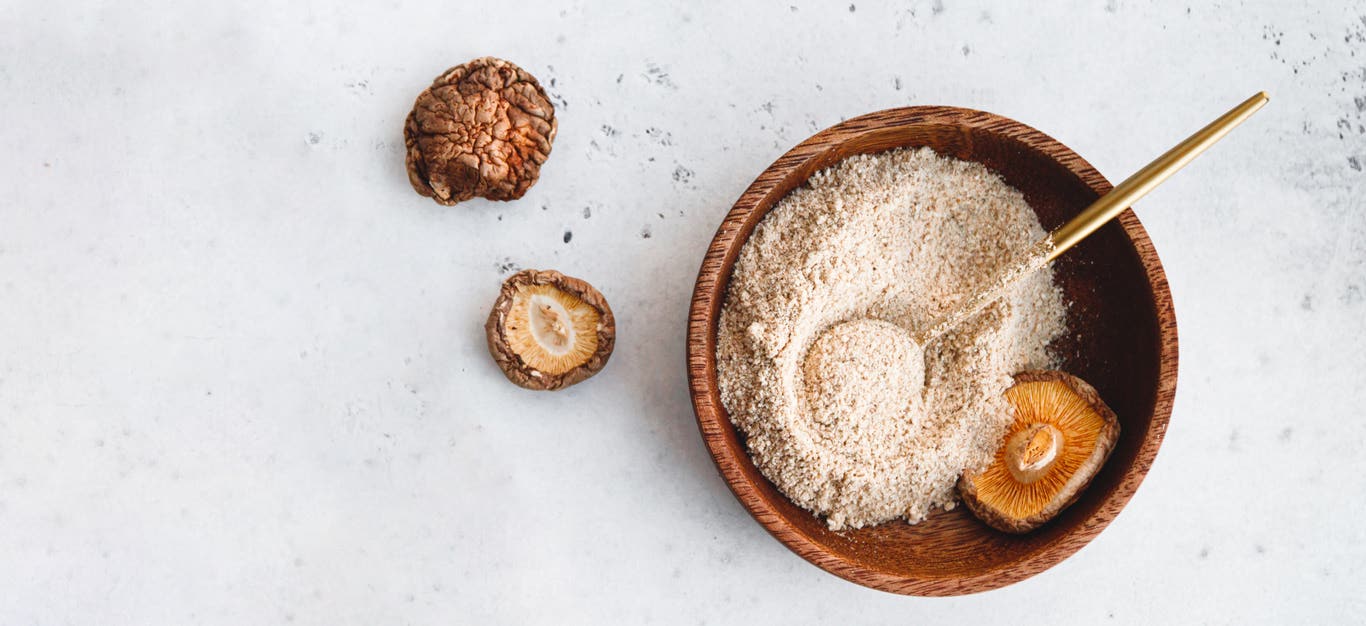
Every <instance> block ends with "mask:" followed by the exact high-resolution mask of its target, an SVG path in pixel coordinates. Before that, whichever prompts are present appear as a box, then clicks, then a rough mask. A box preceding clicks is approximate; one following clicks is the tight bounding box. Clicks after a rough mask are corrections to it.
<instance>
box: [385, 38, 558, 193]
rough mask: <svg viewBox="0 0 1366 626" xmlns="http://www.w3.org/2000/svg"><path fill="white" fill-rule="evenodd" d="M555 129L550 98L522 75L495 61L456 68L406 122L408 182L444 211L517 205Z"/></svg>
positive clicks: (545, 155)
mask: <svg viewBox="0 0 1366 626" xmlns="http://www.w3.org/2000/svg"><path fill="white" fill-rule="evenodd" d="M558 127H559V126H558V123H557V122H556V121H555V107H554V105H552V104H551V103H550V98H548V97H547V96H546V93H545V90H544V89H542V88H541V84H540V83H538V82H536V78H535V77H533V76H532V75H531V74H528V73H527V72H526V71H525V70H523V69H522V68H520V67H517V66H516V65H514V64H512V63H510V62H508V61H504V60H502V59H495V58H493V57H483V58H480V59H475V60H473V61H470V62H469V63H466V64H464V65H457V66H455V67H453V68H451V69H449V70H446V71H445V73H443V74H441V75H440V76H438V77H436V80H435V81H433V82H432V86H431V87H428V88H427V90H426V91H423V92H422V94H421V95H419V96H418V97H417V102H415V103H414V104H413V112H412V113H409V114H408V122H407V124H405V125H404V127H403V140H404V143H405V144H407V146H408V180H409V182H411V183H412V184H413V189H416V190H417V192H418V193H420V194H422V195H424V196H427V197H430V198H432V199H434V200H436V201H437V202H439V203H441V204H445V205H451V204H455V203H457V202H462V201H465V200H469V199H470V198H473V197H475V196H482V197H484V198H488V199H489V200H516V199H517V198H520V197H522V194H525V193H526V190H527V189H530V188H531V186H532V185H533V184H535V183H536V178H537V177H539V176H540V173H541V164H542V163H545V160H546V159H547V158H548V157H549V156H550V144H551V143H552V142H553V141H555V131H556V130H557V129H558Z"/></svg>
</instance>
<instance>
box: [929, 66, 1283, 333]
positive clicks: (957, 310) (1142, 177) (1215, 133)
mask: <svg viewBox="0 0 1366 626" xmlns="http://www.w3.org/2000/svg"><path fill="white" fill-rule="evenodd" d="M1267 100H1268V98H1267V96H1266V92H1265V91H1261V92H1257V95H1255V96H1252V97H1251V98H1248V99H1247V100H1246V101H1244V102H1243V103H1242V104H1240V105H1238V106H1236V107H1233V109H1232V110H1230V111H1229V112H1228V113H1225V114H1223V115H1222V116H1221V117H1220V118H1219V119H1217V120H1214V121H1213V122H1210V125H1209V126H1206V127H1204V128H1201V129H1200V130H1199V131H1198V132H1196V133H1195V134H1194V135H1191V136H1190V137H1188V138H1187V139H1186V140H1185V141H1183V142H1181V143H1179V144H1176V147H1175V148H1172V149H1171V150H1168V151H1167V153H1166V154H1163V155H1162V156H1160V157H1157V159H1156V160H1154V161H1153V162H1152V163H1149V164H1147V165H1146V166H1144V167H1143V169H1141V170H1138V171H1137V172H1135V173H1134V175H1133V176H1130V177H1128V178H1126V179H1124V182H1122V183H1120V184H1119V186H1117V187H1115V188H1114V189H1111V190H1110V193H1107V194H1105V195H1103V196H1101V197H1100V198H1097V199H1096V201H1095V202H1092V203H1091V206H1088V207H1086V208H1085V209H1084V210H1082V212H1081V213H1080V214H1078V215H1077V216H1076V217H1074V218H1072V219H1071V221H1069V222H1067V223H1066V224H1063V225H1062V226H1059V227H1058V228H1057V230H1054V231H1053V232H1051V233H1049V234H1048V235H1045V236H1044V238H1043V239H1041V240H1039V242H1038V243H1036V244H1034V246H1033V247H1031V248H1030V253H1029V258H1028V260H1027V262H1026V263H1024V264H1021V265H1017V266H1013V267H1010V268H1007V269H1006V270H1005V271H1004V272H1003V273H1002V274H1001V275H1000V276H999V277H997V279H996V280H995V281H994V282H993V283H992V284H991V288H990V289H987V290H984V291H981V292H978V293H976V294H973V295H972V296H971V297H969V298H968V299H967V300H965V301H964V302H962V303H961V304H959V305H958V306H957V307H954V308H953V309H951V310H949V311H948V312H947V313H945V314H944V315H942V316H940V317H939V319H937V320H935V321H934V323H933V324H931V325H930V326H929V327H928V328H924V329H922V330H921V331H920V332H918V333H916V334H915V341H916V343H917V344H919V345H921V346H925V345H928V344H929V343H930V342H931V341H934V340H935V339H937V338H939V336H940V335H943V334H944V333H946V332H948V331H949V330H951V329H953V328H954V327H955V326H958V324H960V323H962V321H963V320H965V319H967V318H968V317H971V316H972V315H973V314H975V313H977V312H978V311H980V310H982V308H984V307H985V306H986V305H988V304H991V303H992V302H995V301H996V299H997V298H999V297H1000V296H1001V294H1002V293H1004V292H1005V291H1006V290H1007V289H1009V288H1010V287H1011V286H1012V285H1014V284H1015V283H1016V282H1018V281H1019V280H1020V279H1021V278H1024V277H1025V276H1028V275H1030V274H1031V273H1033V272H1034V270H1037V269H1039V268H1041V267H1043V266H1045V265H1048V263H1049V262H1050V261H1052V260H1053V259H1056V258H1058V256H1059V255H1061V254H1062V253H1063V252H1066V251H1067V249H1068V248H1071V247H1072V246H1075V245H1077V242H1079V241H1081V240H1082V239H1085V238H1086V236H1087V235H1090V234H1091V233H1093V232H1095V231H1096V229H1097V228H1100V227H1101V226H1103V225H1104V224H1105V223H1106V222H1108V221H1110V220H1112V219H1114V218H1115V216H1117V215H1119V214H1120V213H1122V212H1124V209H1126V208H1128V207H1129V205H1130V204H1133V203H1134V202H1135V201H1136V200H1138V199H1139V198H1142V197H1143V196H1146V195H1148V192H1149V191H1152V190H1153V188H1154V187H1156V186H1158V185H1160V184H1162V181H1164V180H1167V178H1168V177H1170V176H1171V175H1172V174H1175V173H1176V170H1179V169H1181V168H1183V167H1185V166H1186V164H1187V163H1190V162H1191V160H1193V159H1195V157H1197V156H1200V153H1201V152H1204V151H1205V150H1207V149H1208V148H1209V147H1210V146H1212V145H1214V144H1215V142H1217V141H1219V140H1220V139H1223V138H1224V135H1227V134H1228V132H1229V131H1231V130H1233V129H1234V128H1235V127H1236V126H1238V125H1239V124H1242V123H1243V122H1244V121H1246V120H1247V118H1249V117H1251V116H1252V114H1253V113H1256V112H1257V109H1260V108H1262V106H1263V105H1265V104H1266V103H1267Z"/></svg>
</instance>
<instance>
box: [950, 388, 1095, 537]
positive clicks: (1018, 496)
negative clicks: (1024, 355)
mask: <svg viewBox="0 0 1366 626" xmlns="http://www.w3.org/2000/svg"><path fill="white" fill-rule="evenodd" d="M1005 398H1006V400H1007V401H1008V402H1009V403H1010V405H1011V407H1012V408H1013V409H1014V411H1015V421H1014V422H1012V423H1011V425H1010V427H1009V429H1008V430H1007V431H1006V435H1005V438H1004V440H1003V441H1002V445H1001V448H1000V449H999V450H997V452H996V457H995V459H993V460H992V462H991V464H990V465H988V466H987V467H986V469H984V470H982V471H981V472H977V473H970V472H964V474H963V476H962V477H961V478H960V479H959V481H958V493H959V495H960V496H962V498H963V503H964V504H966V505H967V507H968V510H970V511H972V513H973V515H976V516H977V517H978V518H979V519H981V520H982V521H983V522H986V524H987V525H989V526H991V527H992V528H995V529H997V530H1001V531H1004V532H1008V533H1026V532H1029V531H1031V530H1034V529H1036V528H1038V527H1039V526H1042V525H1043V524H1044V523H1046V522H1048V521H1049V520H1051V519H1053V518H1054V517H1056V516H1057V515H1058V513H1060V512H1062V510H1063V509H1065V508H1067V507H1068V506H1069V505H1071V504H1072V503H1073V502H1075V501H1076V499H1077V497H1078V496H1080V495H1081V492H1082V490H1084V489H1085V488H1086V486H1087V485H1088V484H1090V482H1091V479H1092V478H1094V477H1095V475H1096V472H1097V471H1099V470H1100V467H1101V465H1103V464H1104V463H1105V460H1106V459H1107V458H1108V457H1109V456H1110V452H1111V450H1113V449H1114V447H1115V442H1116V441H1117V440H1118V439H1119V420H1118V419H1117V418H1116V417H1115V413H1114V411H1111V410H1110V407H1108V406H1106V405H1105V402H1103V401H1102V400H1101V399H1100V394H1098V393H1096V390H1095V388H1093V387H1091V385H1089V384H1087V383H1086V382H1085V381H1083V380H1081V379H1080V378H1077V377H1075V376H1072V375H1071V374H1068V373H1066V372H1058V371H1038V372H1024V373H1021V374H1017V375H1016V376H1015V384H1014V385H1012V386H1011V387H1010V389H1007V390H1006V392H1005Z"/></svg>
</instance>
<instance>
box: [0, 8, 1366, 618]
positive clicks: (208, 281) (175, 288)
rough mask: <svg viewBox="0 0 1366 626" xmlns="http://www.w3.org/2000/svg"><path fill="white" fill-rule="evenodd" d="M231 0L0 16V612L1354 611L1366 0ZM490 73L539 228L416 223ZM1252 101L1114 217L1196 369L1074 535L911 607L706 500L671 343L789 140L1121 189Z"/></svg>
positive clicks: (527, 207) (927, 614)
mask: <svg viewBox="0 0 1366 626" xmlns="http://www.w3.org/2000/svg"><path fill="white" fill-rule="evenodd" d="M233 4H234V3H222V4H208V5H204V6H198V7H193V8H191V7H190V6H189V5H188V4H187V3H173V2H165V3H158V2H135V3H107V2H91V1H86V2H70V3H40V2H31V1H30V2H24V1H20V2H17V3H16V2H10V3H6V6H5V8H4V9H3V10H0V168H3V169H2V170H0V171H3V174H0V564H3V566H0V623H2V624H7V625H8V624H16V625H18V624H273V623H290V622H292V623H295V624H327V625H340V624H434V623H452V622H473V623H478V622H492V621H504V622H509V623H532V622H550V623H617V622H621V623H647V622H649V623H679V624H700V623H712V624H715V623H763V622H783V621H786V622H794V623H811V622H823V623H867V624H872V623H889V624H892V623H894V624H905V623H912V622H914V623H940V622H946V621H950V620H953V621H962V622H963V623H981V622H983V621H985V620H988V619H990V618H993V617H999V616H1000V615H1001V614H1003V613H1005V612H1013V611H1018V610H1019V607H1020V606H1022V605H1023V604H1024V603H1029V606H1030V615H1031V616H1037V617H1038V618H1039V619H1038V620H1037V621H1038V623H1099V622H1104V623H1110V622H1115V623H1154V622H1186V623H1247V622H1266V623H1333V622H1351V621H1355V620H1360V619H1361V616H1362V615H1363V614H1366V601H1364V600H1363V599H1362V598H1363V596H1362V595H1361V594H1360V589H1361V588H1363V587H1364V586H1366V565H1363V563H1366V523H1363V522H1362V519H1363V517H1366V498H1363V495H1366V451H1364V450H1363V445H1362V444H1363V441H1366V419H1363V411H1362V408H1361V407H1362V406H1366V385H1363V383H1364V382H1366V374H1363V372H1366V172H1364V171H1363V169H1366V17H1363V15H1366V8H1363V7H1362V6H1361V5H1360V4H1359V3H1349V2H1338V3H1328V2H1316V3H1307V2H1306V3H1290V2H1271V1H1265V2H1246V3H1242V2H1232V3H1220V4H1219V5H1217V6H1197V5H1192V7H1191V8H1190V9H1187V8H1186V6H1184V5H1179V4H1171V3H1162V4H1163V6H1156V5H1153V4H1150V3H1146V2H1132V1H1127V0H1110V1H1109V2H1102V1H1097V2H1085V3H1081V2H1076V3H1069V4H1065V5H1056V4H1051V3H1050V4H1049V5H1048V7H1044V6H1039V7H1034V8H1028V9H1026V8H1024V6H1025V4H1026V3H1009V6H987V5H979V4H970V3H964V2H958V1H956V0H942V1H939V0H936V1H934V2H915V3H910V4H909V5H906V6H902V5H904V4H906V3H894V4H889V5H874V4H873V3H869V2H864V1H863V0H857V2H856V6H853V5H849V4H847V3H829V4H817V3H814V2H809V1H802V2H799V3H798V4H796V5H794V6H789V4H788V3H781V4H774V5H772V6H769V7H767V8H759V7H757V6H754V7H741V6H739V3H725V4H724V5H720V4H718V5H716V6H713V7H708V6H703V5H705V4H708V3H701V4H699V3H691V2H681V3H676V4H674V5H672V6H666V5H665V4H662V3H646V4H641V5H637V6H634V7H631V6H624V5H623V6H607V5H605V4H604V3H592V4H586V3H574V4H567V5H565V6H564V7H563V8H561V7H558V6H549V5H527V6H515V7H514V6H503V5H501V4H500V5H498V7H497V8H485V7H483V6H480V5H477V4H474V3H426V2H417V1H403V0H400V1H396V2H390V3H385V4H383V5H376V6H369V7H360V6H356V7H351V8H346V9H341V8H334V7H327V6H324V5H321V4H314V3H307V2H299V3H288V4H277V5H275V6H271V5H267V4H265V3H248V4H245V5H242V6H233ZM1003 4H1004V3H1003ZM1311 5H1312V6H1311ZM1354 5H1355V6H1354ZM487 54H492V55H498V56H503V57H506V58H509V59H512V60H514V61H516V62H517V63H519V64H521V65H523V66H524V67H526V68H527V69H528V70H530V71H531V72H533V73H534V74H536V75H537V76H539V77H540V79H541V80H542V81H543V82H544V83H545V84H546V86H547V87H548V89H549V91H550V92H551V93H552V94H553V95H554V97H555V98H556V100H557V102H559V103H560V105H559V106H560V108H559V115H560V116H561V117H560V119H561V126H560V136H559V139H558V141H557V142H556V144H555V149H554V152H553V154H552V155H551V158H550V161H549V163H548V164H547V166H546V168H545V171H544V176H543V177H542V180H541V182H540V183H539V184H538V185H537V186H536V187H534V188H533V189H532V190H531V192H530V193H529V194H528V195H527V197H526V198H524V199H523V200H521V201H520V202H516V203H512V204H489V203H484V202H472V203H469V204H466V205H463V206H459V207H455V208H443V207H439V206H437V205H436V204H434V203H432V202H431V201H429V200H426V199H423V198H419V197H418V196H416V195H415V194H414V193H413V192H412V190H411V189H410V188H409V186H408V183H407V180H406V177H405V175H404V172H403V156H402V150H401V147H402V136H401V127H402V120H403V116H404V115H405V114H406V113H407V110H408V107H409V106H410V105H411V104H412V101H413V98H414V97H415V96H416V94H417V93H418V91H420V90H421V89H422V88H423V87H424V86H426V84H427V83H428V82H429V81H430V80H431V78H432V77H433V76H435V75H436V74H437V73H438V72H440V71H441V70H443V69H445V68H446V67H447V66H449V65H453V64H455V63H459V62H463V61H465V60H467V59H469V58H471V57H475V56H480V55H487ZM1258 89H1266V90H1268V91H1269V92H1270V93H1271V95H1272V103H1271V105H1270V106H1269V107H1268V108H1267V109H1265V110H1264V111H1263V112H1262V113H1260V114H1259V115H1258V116H1257V117H1256V118H1254V119H1253V120H1252V122H1251V123H1249V124H1248V125H1247V126H1246V127H1244V128H1243V129H1240V130H1238V131H1237V132H1236V133H1235V134H1233V135H1232V136H1230V137H1229V139H1227V140H1226V141H1225V142H1224V143H1222V144H1221V145H1219V146H1217V147H1216V148H1215V149H1214V150H1213V151H1212V152H1211V153H1210V154H1209V155H1208V156H1206V157H1204V158H1202V159H1201V160H1199V161H1197V162H1196V163H1195V164H1194V165H1193V166H1192V167H1190V168H1189V169H1188V170H1187V171H1185V172H1183V173H1182V174H1180V175H1179V176H1178V177H1177V178H1176V179H1174V180H1173V181H1172V182H1171V183H1169V184H1168V185H1167V186H1165V187H1163V188H1162V189H1160V190H1159V191H1157V192H1156V193H1154V194H1153V195H1152V196H1151V197H1150V198H1148V199H1147V200H1145V201H1144V202H1142V203H1141V204H1140V205H1139V212H1140V216H1141V217H1142V219H1143V221H1144V223H1145V225H1146V226H1147V227H1148V229H1149V232H1150V233H1151V234H1152V238H1153V240H1154V242H1155V243H1156V245H1157V248H1158V250H1159V252H1160V253H1161V255H1162V259H1163V261H1164V262H1165V264H1166V268H1167V272H1168V276H1169V278H1170V280H1171V284H1172V290H1173V292H1174V296H1175V301H1176V307H1177V313H1178V317H1179V320H1180V327H1181V344H1182V354H1181V359H1182V363H1181V382H1180V385H1179V394H1178V397H1177V403H1176V409H1175V412H1174V414H1173V416H1172V421H1171V428H1170V431H1169V432H1168V435H1167V442H1166V445H1165V446H1164V447H1163V449H1162V453H1161V454H1160V455H1159V457H1158V459H1157V463H1156V465H1155V466H1154V467H1153V470H1152V473H1151V474H1150V475H1149V477H1148V480H1147V482H1146V483H1145V484H1144V485H1143V488H1142V489H1141V490H1140V491H1139V493H1138V495H1137V497H1135V498H1134V500H1133V501H1132V503H1131V504H1130V505H1129V507H1128V509H1126V510H1125V512H1124V514H1123V515H1121V516H1120V517H1119V519H1118V520H1117V521H1116V522H1115V523H1114V524H1113V525H1111V526H1110V528H1109V529H1108V530H1106V531H1105V532H1104V533H1103V534H1102V535H1101V536H1100V537H1099V538H1098V539H1097V540H1096V541H1095V542H1093V543H1092V544H1091V545H1090V546H1088V547H1087V548H1085V549H1084V550H1082V551H1081V552H1080V553H1078V554H1077V555H1076V556H1075V557H1073V558H1072V559H1070V560H1068V561H1066V562H1064V563H1063V564H1062V565H1060V566H1058V567H1056V568H1054V569H1053V570H1050V571H1048V572H1046V573H1044V574H1043V575H1040V576H1038V577H1035V578H1033V579H1030V580H1028V581H1025V582H1023V583H1020V584H1018V585H1015V586H1013V587H1009V588H1006V589H1003V590H999V591H995V592H990V593H987V594H982V595H977V596H970V597H965V598H956V599H917V598H904V597H898V596H893V595H888V594H883V593H880V592H876V591H870V590H866V589H863V588H860V587H857V586H854V585H852V584H849V583H846V582H843V581H841V580H839V579H837V578H834V577H832V576H830V575H827V574H825V573H824V572H822V571H820V570H818V569H816V568H815V567H813V566H810V565H808V564H806V563H805V562H804V561H802V560H800V559H799V558H797V557H796V556H794V555H792V554H791V553H789V552H788V551H787V550H786V549H785V548H783V547H782V546H781V545H780V544H778V543H777V542H776V541H774V540H773V539H771V538H770V537H769V536H768V535H767V534H765V533H764V531H763V530H762V529H761V528H760V527H759V525H758V524H756V523H755V522H753V521H752V520H751V519H750V518H749V516H748V515H747V514H746V513H745V512H744V510H743V509H742V508H741V507H740V505H739V504H738V503H736V501H735V500H734V499H733V498H732V497H731V495H730V493H729V492H728V491H727V490H726V488H725V486H724V484H723V483H722V482H721V480H720V478H719V477H718V476H717V474H716V472H715V470H714V468H713V466H712V465H711V461H710V459H709V457H708V456H707V455H706V452H705V451H704V450H703V447H702V445H701V443H700V439H699V437H698V435H697V432H696V427H695V425H694V422H693V417H692V412H691V409H690V406H689V404H688V399H687V394H686V389H685V379H684V373H683V332H684V319H685V316H686V308H687V302H688V298H689V295H690V290H691V286H692V281H693V278H694V276H695V272H696V270H697V266H698V263H699V261H700V259H701V254H702V251H703V250H704V248H705V246H706V244H707V242H708V241H709V240H710V238H711V234H712V231H713V230H714V229H715V227H716V225H717V223H718V222H719V221H720V219H721V217H722V215H723V214H724V213H725V211H726V210H727V208H728V207H729V205H730V203H731V202H732V201H733V200H734V199H735V197H736V196H737V195H739V193H740V192H741V191H742V190H743V188H744V187H745V186H746V185H747V184H748V182H749V181H750V180H751V179H752V178H753V177H754V175H756V174H757V173H758V172H759V171H760V170H761V169H762V168H764V167H765V166H766V165H767V164H768V163H769V162H770V161H772V160H773V159H774V158H776V157H777V156H778V155H779V154H781V153H782V152H783V151H784V150H786V149H787V148H788V147H790V146H791V145H793V144H795V143H796V142H798V141H800V140H801V139H802V138H804V137H806V136H808V135H809V134H811V133H812V132H814V131H816V130H818V129H820V128H823V127H825V126H828V125H830V124H833V123H835V122H838V121H839V120H840V119H842V118H845V117H850V116H853V115H856V114H859V113H864V112H867V111H872V110H876V109H881V108H886V107H892V106H898V105H907V104H955V105H962V106H969V107H976V108H981V109H987V110H990V111H994V112H997V113H1001V114H1004V115H1007V116H1010V117H1014V118H1016V119H1019V120H1021V121H1023V122H1025V123H1028V124H1031V125H1033V126H1035V127H1037V128H1040V129H1042V130H1044V131H1045V132H1047V133H1049V134H1051V135H1053V136H1055V137H1057V138H1058V139H1060V140H1062V141H1063V142H1064V143H1067V144H1068V145H1070V146H1071V147H1073V148H1074V149H1076V150H1077V151H1078V152H1079V153H1081V154H1082V155H1083V156H1084V157H1086V158H1087V159H1089V160H1090V161H1091V162H1092V163H1094V164H1095V165H1096V166H1097V167H1098V168H1099V169H1100V170H1101V171H1102V172H1103V173H1105V174H1106V175H1108V176H1109V177H1111V179H1112V180H1118V179H1119V178H1122V177H1123V176H1124V175H1126V174H1128V173H1129V172H1130V171H1132V170H1133V169H1135V168H1136V167H1138V166H1140V165H1142V164H1143V163H1144V162H1146V161H1147V160H1148V159H1149V158H1150V157H1152V156H1154V155H1156V154H1157V153H1158V152H1160V151H1161V150H1164V149H1165V148H1167V147H1168V146H1169V145H1170V144H1172V143H1174V142H1175V141H1176V140H1178V139H1180V138H1181V137H1183V136H1185V134H1187V133H1188V132H1190V131H1192V130H1194V129H1195V128H1197V127H1198V126H1200V125H1201V124H1203V123H1204V122H1206V121H1208V120H1209V119H1212V118H1213V117H1214V116H1215V115H1217V114H1219V113H1221V112H1223V111H1224V110H1225V109H1226V108H1227V107H1229V106H1231V105H1233V104H1235V103H1237V102H1238V101H1240V100H1242V99H1243V98H1244V97H1246V96H1248V95H1249V94H1251V93H1253V92H1254V91H1256V90H1258ZM570 231H572V233H573V237H572V240H571V241H569V242H567V243H566V242H565V241H564V239H565V233H566V232H570ZM511 267H555V268H559V269H561V270H563V271H566V272H568V273H571V274H575V275H579V276H583V277H585V278H587V279H589V280H591V281H592V282H594V283H595V284H596V285H597V286H598V287H599V288H601V290H602V291H603V292H604V293H605V294H606V295H607V297H608V298H609V299H610V300H611V302H612V305H613V308H614V309H615V310H616V312H617V314H618V319H619V320H620V341H619V344H618V349H617V353H616V355H615V357H614V358H613V360H612V362H611V363H610V364H609V365H608V367H607V369H606V370H605V371H604V372H603V373H602V374H601V375H599V376H598V377H597V378H595V379H593V380H591V381H589V382H587V383H585V384H583V385H581V386H579V387H575V388H573V389H572V390H569V391H567V392H564V393H560V394H537V393H531V392H526V391H522V390H520V389H517V388H514V387H513V386H511V385H510V384H507V382H506V381H504V380H503V379H502V377H501V375H500V374H499V373H498V372H497V371H496V369H495V368H494V366H493V364H492V362H491V360H490V359H489V358H488V357H487V355H486V354H485V348H484V344H483V335H482V331H481V328H480V326H481V324H482V322H483V317H484V315H485V313H486V311H487V307H488V305H489V304H490V301H491V299H492V298H493V296H494V294H495V293H496V291H497V288H498V284H499V282H500V281H501V279H502V277H503V276H505V275H506V273H507V272H508V271H509V268H511ZM494 618H498V619H496V620H495V619H494Z"/></svg>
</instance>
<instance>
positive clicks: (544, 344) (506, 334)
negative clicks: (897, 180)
mask: <svg viewBox="0 0 1366 626" xmlns="http://www.w3.org/2000/svg"><path fill="white" fill-rule="evenodd" d="M484 331H485V332H486V333H487V334H488V341H489V354H491V355H493V360H494V361H496V362H497V363H498V367H499V368H501V369H502V370H503V373H504V374H506V375H507V377H508V380H510V381H512V382H514V383H516V384H518V385H520V386H522V387H526V388H527V389H537V390H555V389H563V388H565V387H568V386H570V385H573V384H574V383H577V382H580V381H582V380H585V379H587V378H588V377H590V376H592V375H594V374H596V373H598V371H599V370H601V369H602V368H603V366H604V365H606V364H607V359H608V358H609V357H611V356H612V348H613V346H614V345H615V344H616V335H617V331H616V320H615V319H614V318H613V317H612V309H611V308H609V307H608V306H607V299H606V298H603V297H602V294H601V293H598V290H597V289H594V288H593V286H592V285H590V284H588V283H587V282H585V281H583V280H580V279H577V278H571V277H569V276H565V275H564V274H561V273H559V272H556V271H554V270H522V271H520V272H518V273H516V274H513V275H512V276H511V277H509V278H508V279H507V280H506V281H504V282H503V289H502V291H501V292H500V293H499V294H498V300H497V301H496V302H494V304H493V310H492V311H490V312H489V319H488V321H487V322H486V323H485V324H484Z"/></svg>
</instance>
